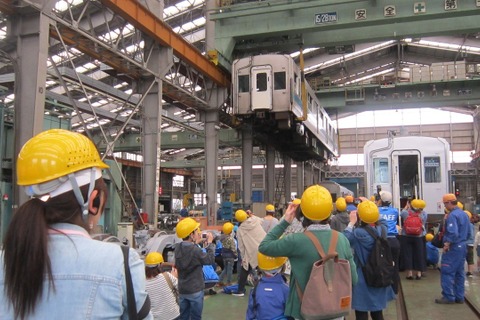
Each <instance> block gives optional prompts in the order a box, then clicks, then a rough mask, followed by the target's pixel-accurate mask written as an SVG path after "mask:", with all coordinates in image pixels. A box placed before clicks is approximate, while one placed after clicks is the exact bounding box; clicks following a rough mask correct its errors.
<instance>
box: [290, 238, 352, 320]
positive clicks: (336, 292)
mask: <svg viewBox="0 0 480 320" xmlns="http://www.w3.org/2000/svg"><path fill="white" fill-rule="evenodd" d="M338 234H339V233H338V232H337V231H335V230H332V238H331V239H330V247H329V248H328V254H325V251H324V250H323V248H322V245H321V244H320V242H319V241H318V239H317V237H316V236H315V235H314V234H313V233H311V232H310V231H305V235H306V236H307V237H308V238H309V239H310V240H311V241H312V242H313V244H314V245H315V248H316V249H317V251H318V254H319V256H320V260H318V261H316V262H314V263H313V266H312V271H311V272H310V278H309V279H308V282H307V285H306V286H305V290H304V291H303V292H302V289H300V286H299V285H298V282H296V288H297V294H298V298H299V301H300V303H301V306H300V313H301V314H302V317H303V318H304V319H306V320H310V319H332V318H338V317H343V316H347V315H348V314H349V313H350V308H351V302H352V274H351V271H350V263H349V262H348V260H345V259H339V258H338V253H337V252H336V251H335V249H336V247H337V240H338Z"/></svg>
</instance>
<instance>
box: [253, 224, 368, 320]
mask: <svg viewBox="0 0 480 320" xmlns="http://www.w3.org/2000/svg"><path fill="white" fill-rule="evenodd" d="M288 226H289V223H288V222H287V221H285V220H282V221H281V222H280V223H279V224H278V225H277V226H275V228H273V229H272V230H271V231H270V232H269V233H268V234H267V235H266V236H265V239H263V241H262V242H261V243H260V246H259V247H258V250H259V251H260V252H261V253H263V254H265V255H267V256H271V257H288V259H289V260H290V265H291V267H292V273H291V276H290V293H289V296H288V301H287V304H286V306H285V315H287V316H291V317H294V318H296V319H303V318H302V316H301V314H300V302H299V299H298V295H297V290H296V288H295V286H296V285H295V283H296V282H298V284H299V285H300V288H301V289H302V290H305V286H306V284H307V281H308V279H309V277H310V272H311V270H312V265H313V263H314V262H315V261H318V260H319V255H318V252H317V250H316V249H315V246H314V245H313V243H312V242H311V241H310V239H308V238H307V236H306V235H304V234H303V233H291V234H288V235H286V236H285V237H282V238H281V239H280V237H281V236H282V235H283V232H284V231H285V229H286V228H287V227H288ZM312 232H313V234H315V236H316V237H317V238H318V240H319V241H320V243H321V244H322V246H323V249H324V250H325V252H327V251H328V247H329V246H330V237H331V234H332V231H331V230H315V231H312ZM336 249H337V253H338V256H339V258H341V259H346V260H348V261H349V262H350V269H351V272H352V285H355V284H356V283H357V279H358V276H357V271H356V269H357V267H356V265H355V262H354V261H353V255H352V250H351V248H350V243H349V241H348V239H347V238H346V237H345V236H344V235H343V234H342V233H340V234H339V235H338V242H337V248H336Z"/></svg>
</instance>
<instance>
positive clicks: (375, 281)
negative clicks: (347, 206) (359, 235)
mask: <svg viewBox="0 0 480 320" xmlns="http://www.w3.org/2000/svg"><path fill="white" fill-rule="evenodd" d="M364 229H365V230H366V231H367V232H368V233H369V234H370V235H371V236H372V237H373V238H374V239H375V243H374V245H373V248H372V251H371V252H370V256H369V257H368V259H367V263H366V264H365V265H364V266H362V272H363V277H364V278H365V282H366V283H367V285H368V286H370V287H375V288H382V287H388V286H390V285H392V284H393V279H394V274H395V263H394V262H393V258H392V252H391V251H390V245H389V244H388V241H387V239H386V236H385V230H384V228H382V236H381V237H379V236H378V235H377V234H376V232H374V231H373V230H372V228H370V227H369V226H366V227H364Z"/></svg>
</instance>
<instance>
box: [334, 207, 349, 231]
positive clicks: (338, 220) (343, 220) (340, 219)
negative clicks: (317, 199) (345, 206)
mask: <svg viewBox="0 0 480 320" xmlns="http://www.w3.org/2000/svg"><path fill="white" fill-rule="evenodd" d="M349 222H350V214H349V213H348V211H342V212H338V213H337V214H336V215H334V216H333V217H332V219H331V220H330V228H332V229H333V230H336V231H338V232H343V230H345V228H346V227H347V225H348V223H349Z"/></svg>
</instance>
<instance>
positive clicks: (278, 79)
mask: <svg viewBox="0 0 480 320" xmlns="http://www.w3.org/2000/svg"><path fill="white" fill-rule="evenodd" d="M286 79H287V74H286V73H285V71H282V72H275V73H274V74H273V81H274V83H273V89H274V90H285V89H287V80H286Z"/></svg>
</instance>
